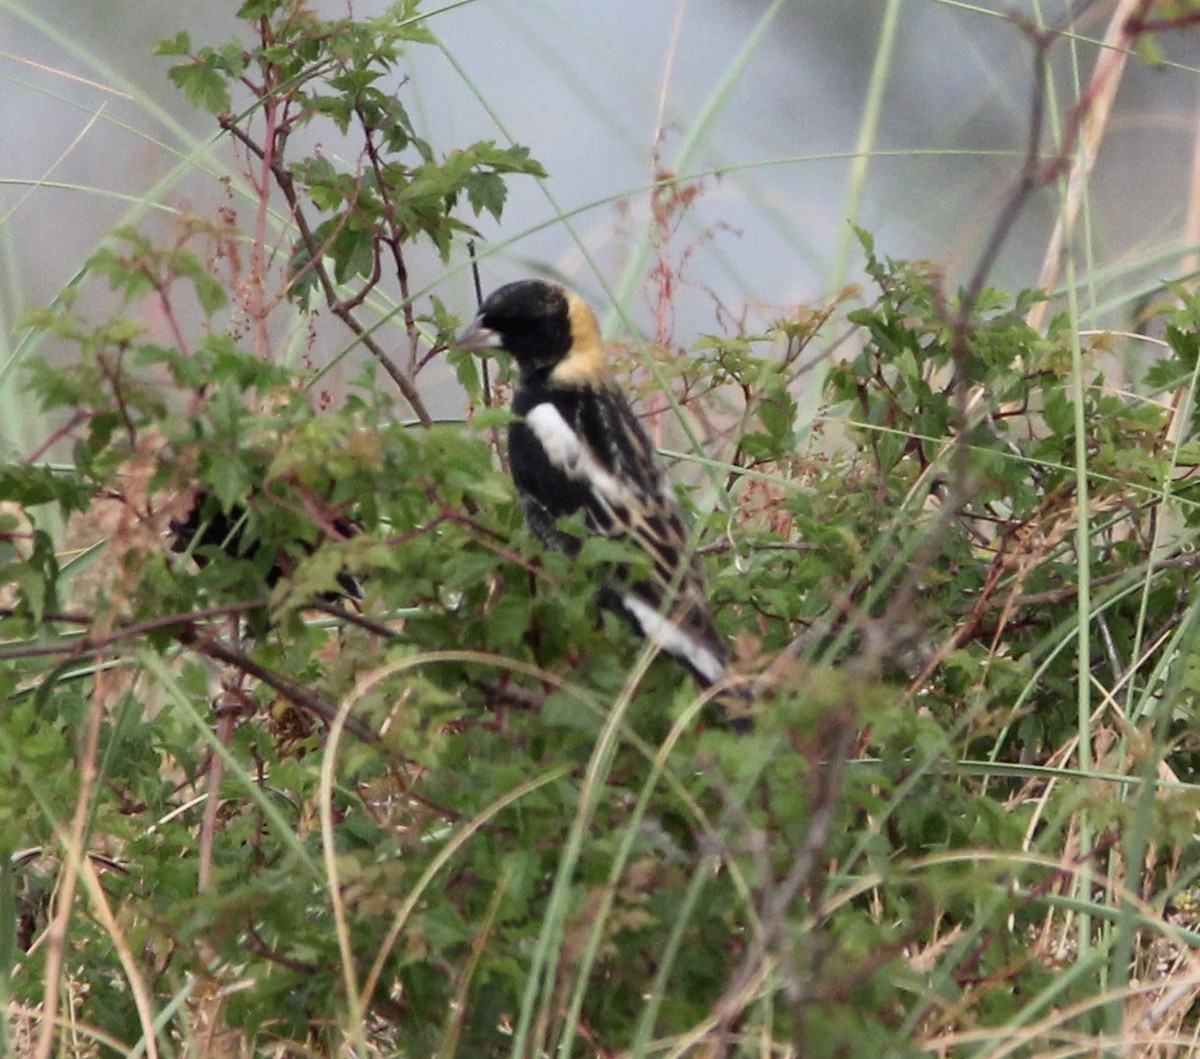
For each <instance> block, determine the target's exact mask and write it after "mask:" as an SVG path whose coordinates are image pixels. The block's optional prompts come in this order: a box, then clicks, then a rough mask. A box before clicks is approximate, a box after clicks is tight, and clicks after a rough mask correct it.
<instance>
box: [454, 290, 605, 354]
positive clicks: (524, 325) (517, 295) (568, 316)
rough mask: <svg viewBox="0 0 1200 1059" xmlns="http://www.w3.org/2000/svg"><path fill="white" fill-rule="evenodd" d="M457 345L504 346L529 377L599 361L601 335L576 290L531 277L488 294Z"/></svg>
mask: <svg viewBox="0 0 1200 1059" xmlns="http://www.w3.org/2000/svg"><path fill="white" fill-rule="evenodd" d="M455 344H456V345H457V346H459V347H460V348H462V349H474V350H482V349H503V350H505V351H506V352H508V353H510V354H511V355H512V357H513V358H514V359H515V360H516V361H517V363H518V364H519V365H520V367H521V373H522V375H527V374H531V373H538V372H545V371H548V370H552V369H556V368H558V367H559V366H561V367H562V368H566V367H567V366H568V364H570V366H571V367H574V368H579V367H580V366H581V365H582V364H583V362H585V361H586V362H587V363H588V364H592V363H593V362H595V363H597V364H598V363H599V353H600V333H599V328H598V326H597V324H596V317H595V316H594V314H593V313H592V310H591V309H590V308H588V305H587V303H586V302H584V301H583V299H582V298H580V297H579V295H577V294H576V293H575V292H574V291H569V290H567V289H566V288H565V287H560V286H558V284H556V283H547V282H545V281H543V280H538V279H529V280H521V281H519V282H517V283H509V284H507V285H505V286H503V287H501V288H500V289H499V290H496V291H493V292H492V293H491V294H490V295H488V297H487V299H486V300H485V301H484V303H483V305H482V306H481V307H480V310H479V313H478V315H476V317H475V319H474V321H473V322H472V324H471V326H470V327H468V328H467V329H466V330H465V331H464V332H463V333H462V335H460V336H459V338H458V341H457V342H456V343H455ZM554 374H558V371H557V370H555V371H554Z"/></svg>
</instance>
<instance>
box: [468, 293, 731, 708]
mask: <svg viewBox="0 0 1200 1059" xmlns="http://www.w3.org/2000/svg"><path fill="white" fill-rule="evenodd" d="M456 345H458V346H459V347H460V348H463V349H469V350H485V349H503V350H506V351H507V352H508V353H509V354H511V355H512V357H513V359H514V360H515V361H516V362H517V367H518V369H519V379H518V383H517V388H516V392H515V394H514V396H513V402H512V410H513V412H514V413H515V414H516V415H517V416H519V417H520V418H519V419H517V420H515V421H514V422H513V423H511V424H510V425H509V428H508V450H509V461H510V463H511V465H512V474H513V480H514V481H515V483H516V486H517V491H518V493H519V494H520V497H521V504H522V506H523V507H524V509H525V517H526V519H527V520H528V522H529V525H530V527H531V528H532V529H533V531H534V533H535V534H536V535H537V536H538V537H539V538H540V539H541V540H542V542H543V543H544V544H545V545H546V546H547V547H550V548H555V549H557V550H562V551H568V552H571V551H574V550H577V549H578V542H577V540H576V539H575V538H573V537H571V536H570V535H569V534H567V533H564V532H563V531H562V530H561V529H559V528H558V526H557V520H558V519H560V518H562V517H564V516H567V515H572V514H574V513H575V512H577V511H580V510H582V511H583V512H584V514H585V517H586V522H587V527H588V529H589V530H590V531H591V532H592V533H596V534H599V535H602V536H606V537H614V538H626V539H629V540H632V541H633V542H634V543H636V544H637V545H638V546H639V547H640V548H641V549H642V550H643V551H645V552H646V554H647V555H648V556H649V557H650V559H651V560H652V561H653V564H654V574H653V577H651V578H650V579H649V580H644V581H636V582H633V583H619V584H613V585H608V586H605V588H603V589H602V590H601V596H600V601H601V603H602V604H603V605H605V606H607V607H609V608H610V609H612V610H615V611H617V612H618V613H620V614H622V615H624V617H625V618H627V619H628V620H629V621H630V622H631V623H632V624H633V626H634V627H635V628H636V629H637V630H638V631H639V632H640V633H641V634H642V635H643V636H645V637H646V639H648V640H649V641H650V642H651V643H653V644H654V645H655V646H656V647H657V648H658V649H659V650H661V651H663V652H665V653H666V654H669V655H671V656H672V657H673V658H675V659H676V660H677V661H679V662H680V663H681V664H682V665H683V666H684V667H686V668H687V669H688V670H689V671H690V672H691V674H692V675H693V676H694V677H695V679H696V681H697V683H698V684H699V685H700V686H701V687H702V688H708V687H711V686H712V685H714V684H718V683H720V682H721V681H723V680H724V679H725V678H726V677H727V676H728V675H729V650H728V647H727V646H726V644H725V641H724V640H723V639H722V638H721V636H720V634H719V633H718V632H717V629H716V625H715V623H714V622H713V616H712V611H711V610H710V609H709V605H708V599H707V596H706V593H705V588H704V577H703V574H702V572H701V570H700V565H699V563H698V562H697V561H696V559H695V556H694V554H693V552H692V549H691V547H690V544H689V540H688V532H687V528H686V527H685V525H684V520H683V512H682V510H681V508H680V506H679V500H678V498H677V497H676V495H675V492H674V490H673V489H672V487H671V485H670V483H669V482H668V480H667V475H666V469H665V468H664V467H663V464H662V461H661V460H660V459H659V456H658V453H657V452H656V451H655V448H654V444H653V442H651V440H650V437H649V435H647V433H646V431H645V429H644V428H643V427H642V424H641V422H640V421H639V419H638V417H637V415H636V414H635V413H634V411H633V409H632V407H630V404H629V401H628V400H627V399H626V397H625V395H624V394H623V393H622V392H621V390H620V389H619V388H618V387H617V385H616V383H615V382H614V381H613V379H612V378H611V376H610V374H609V371H608V366H607V364H606V361H605V356H604V348H603V344H602V341H601V338H600V327H599V325H598V323H597V322H596V316H595V314H594V313H593V312H592V310H591V308H590V307H589V306H588V304H587V303H586V302H585V301H584V300H583V299H582V298H580V297H579V295H578V294H576V293H574V292H573V291H570V290H567V289H566V288H564V287H560V286H558V285H557V284H553V283H545V282H542V281H541V280H524V281H521V282H518V283H510V284H508V285H507V286H504V287H501V288H500V289H499V290H497V291H495V292H494V293H493V294H491V295H490V296H489V297H488V298H487V300H486V301H485V302H484V303H483V306H482V307H481V308H480V310H479V314H478V315H477V316H476V317H475V320H474V322H473V323H472V324H471V325H470V327H468V328H467V330H466V331H464V332H463V334H462V335H461V336H460V338H459V339H458V341H457V343H456ZM720 699H721V705H722V708H723V709H724V710H725V711H726V713H727V715H728V716H729V719H730V721H731V723H732V724H733V725H734V726H735V727H737V728H739V729H745V728H746V727H748V725H749V722H748V719H747V716H746V714H747V707H748V706H749V702H750V696H749V694H748V693H747V692H745V691H744V690H742V689H736V688H731V689H728V690H727V691H726V692H725V693H723V694H722V695H721V696H720Z"/></svg>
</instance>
